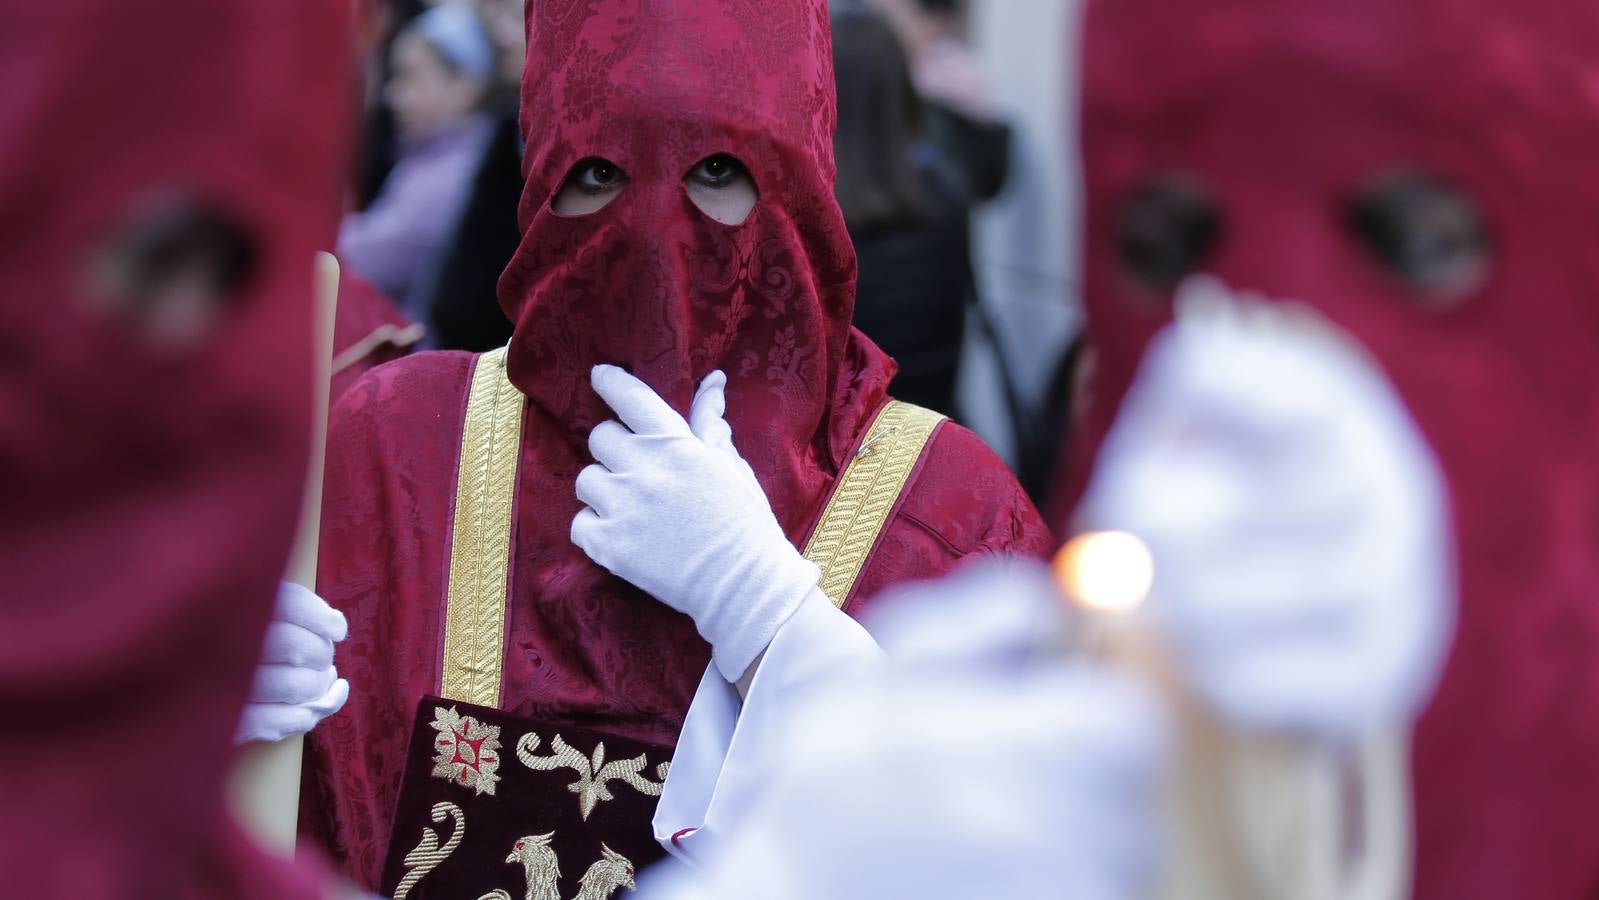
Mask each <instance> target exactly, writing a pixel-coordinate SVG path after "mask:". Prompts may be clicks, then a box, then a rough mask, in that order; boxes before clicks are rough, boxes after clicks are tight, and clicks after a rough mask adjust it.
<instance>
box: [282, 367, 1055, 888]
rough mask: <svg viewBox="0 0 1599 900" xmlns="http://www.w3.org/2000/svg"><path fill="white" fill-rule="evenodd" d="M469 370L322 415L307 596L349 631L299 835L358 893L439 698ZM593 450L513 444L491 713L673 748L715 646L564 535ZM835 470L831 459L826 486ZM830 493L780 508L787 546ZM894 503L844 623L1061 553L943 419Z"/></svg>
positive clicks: (410, 381) (982, 452)
mask: <svg viewBox="0 0 1599 900" xmlns="http://www.w3.org/2000/svg"><path fill="white" fill-rule="evenodd" d="M472 366H473V356H472V355H470V354H466V353H456V352H436V353H423V354H418V355H415V356H412V357H408V358H406V359H402V360H399V361H397V362H395V363H391V364H388V365H385V366H380V367H378V368H377V369H374V370H373V371H371V372H369V373H367V374H366V375H365V376H363V377H362V379H361V380H360V381H358V382H357V383H356V384H355V385H354V386H353V387H352V388H351V389H350V390H349V391H348V392H347V393H346V394H345V395H344V396H343V398H342V399H341V400H340V401H339V403H338V404H337V406H336V408H335V410H334V413H333V424H332V428H331V434H330V437H329V446H328V456H327V482H326V488H325V499H324V507H323V533H322V553H321V559H320V572H319V577H318V591H319V592H320V593H321V594H322V595H323V596H324V597H325V598H327V600H328V601H329V602H330V603H332V604H333V605H334V606H336V607H338V608H339V609H340V610H342V611H343V612H344V613H345V614H346V615H347V616H349V619H350V624H351V632H350V638H349V640H348V641H347V642H345V643H344V644H342V645H340V648H339V668H340V672H341V674H344V675H345V676H346V677H348V678H349V679H350V683H351V696H350V701H349V704H348V705H347V706H346V707H345V709H344V711H343V712H342V713H340V714H339V715H337V716H335V717H334V718H332V719H330V720H329V721H327V722H326V723H324V724H323V726H321V727H320V728H319V729H318V730H316V731H315V732H313V733H312V734H311V735H310V739H309V742H308V745H307V780H306V784H305V790H304V794H303V798H302V819H301V827H302V829H303V830H304V831H305V832H306V833H308V834H309V835H312V836H314V837H315V838H317V839H318V840H320V841H321V842H323V843H324V844H325V845H326V846H328V847H329V848H330V849H331V850H333V852H334V853H335V855H337V856H338V857H341V858H342V859H343V860H344V861H345V862H346V864H347V866H348V867H349V869H350V871H351V872H352V873H353V874H354V875H355V876H356V877H357V878H358V879H359V881H360V882H361V883H362V884H364V885H366V886H368V887H375V885H377V883H378V880H379V876H380V869H381V868H382V865H383V855H384V851H385V846H386V844H387V842H388V840H389V832H390V829H391V827H392V824H393V823H392V816H393V814H394V806H395V803H396V797H397V796H398V793H399V789H400V781H401V777H402V770H403V768H404V766H405V756H406V749H407V741H408V737H409V732H410V730H411V728H412V724H413V718H414V715H415V709H416V704H417V700H418V699H419V698H420V697H422V696H423V695H425V694H437V693H438V692H439V676H440V668H439V666H440V658H441V650H440V644H441V613H442V602H443V598H444V596H445V587H446V584H445V582H446V578H447V575H448V567H449V553H450V533H449V532H450V527H451V521H452V501H453V497H452V495H453V493H454V485H455V482H456V473H457V456H458V454H459V451H460V435H461V431H462V425H463V421H464V416H465V402H466V396H467V387H468V383H469V380H470V378H471V372H472ZM859 399H860V400H861V402H860V403H858V404H856V408H857V409H858V410H859V412H860V415H858V416H857V418H856V420H855V421H856V422H857V425H858V429H864V427H865V425H866V423H868V422H869V421H870V414H871V413H873V412H875V411H876V409H877V408H879V407H880V406H881V404H882V403H883V402H884V401H885V400H886V396H885V395H884V393H883V391H882V389H881V386H880V385H879V386H878V387H877V389H876V390H875V392H874V393H873V394H872V395H871V396H869V397H861V398H859ZM732 403H736V396H735V397H734V398H733V399H730V404H732ZM526 415H527V422H526V423H525V425H524V434H525V435H526V434H536V433H538V431H539V430H540V429H548V428H553V427H555V425H554V423H553V422H551V421H550V420H549V417H548V416H547V414H545V413H543V412H542V411H541V410H540V409H539V408H538V407H537V406H534V405H529V407H528V409H527V413H526ZM858 429H857V433H858ZM736 440H737V434H736V432H735V441H736ZM847 452H849V450H848V448H846V453H847ZM585 457H586V455H585V454H581V453H580V451H579V450H577V449H575V448H574V447H573V446H572V445H571V444H570V443H567V442H542V441H536V440H524V442H523V447H522V457H521V462H520V473H521V474H520V483H519V485H518V488H517V503H516V509H515V513H514V523H515V537H514V543H513V552H512V576H511V578H512V580H511V585H510V600H509V608H510V612H509V616H508V621H507V637H506V655H505V682H504V684H505V687H504V694H503V696H502V699H501V704H500V706H501V708H502V709H504V710H505V711H506V712H509V713H513V714H516V715H521V716H527V717H530V718H536V719H540V720H544V721H548V722H554V723H568V724H570V725H571V726H573V727H578V728H585V727H598V728H600V729H601V730H603V731H605V732H607V733H610V734H614V735H618V736H621V737H626V738H634V739H637V740H640V741H645V742H651V743H656V744H664V745H667V746H670V745H671V744H672V743H673V742H674V741H675V739H676V735H677V733H678V730H679V729H680V727H681V725H682V721H683V715H684V713H685V711H686V710H687V708H688V706H689V702H690V700H691V699H692V697H693V696H694V691H695V688H696V686H697V685H698V684H699V681H700V677H701V675H702V674H703V673H704V671H705V667H706V664H707V663H708V662H709V659H710V648H709V647H708V646H707V645H706V644H705V643H704V642H703V641H702V640H701V638H700V637H699V635H698V634H697V633H696V632H695V630H694V626H693V623H692V622H691V621H690V620H689V619H688V618H687V617H686V616H683V615H680V614H678V613H676V612H674V611H672V610H671V609H670V608H668V607H666V606H665V605H664V604H661V603H659V602H657V601H655V600H654V599H652V598H650V597H648V596H646V595H645V594H643V593H641V592H640V591H638V590H636V589H635V588H633V587H631V586H630V585H627V584H626V583H624V582H622V581H620V580H619V579H616V578H614V577H613V576H611V575H609V574H608V573H606V572H605V571H604V570H602V569H600V568H599V567H598V566H595V565H594V564H593V563H591V562H590V561H589V560H588V559H587V558H586V557H585V556H584V555H583V553H582V552H581V551H580V550H578V549H577V548H576V547H574V546H573V545H572V544H571V542H570V540H569V538H568V529H569V526H570V523H571V520H572V517H573V516H574V515H576V514H577V511H578V509H579V508H580V506H581V504H580V503H579V502H578V500H577V498H576V496H575V495H574V493H573V491H572V488H571V482H572V479H573V478H574V477H575V476H576V473H577V471H578V470H579V469H580V468H581V467H582V466H583V465H584V464H586V462H587V460H586V458H585ZM840 462H842V459H833V460H831V461H829V462H826V463H825V465H827V466H830V467H831V468H832V471H833V472H834V473H835V475H836V473H837V471H838V465H839V463H840ZM830 488H831V482H827V483H825V484H823V485H822V486H821V489H820V490H818V491H817V492H816V493H815V494H814V496H811V497H809V498H806V500H805V501H804V502H792V503H787V504H778V505H777V512H778V514H779V518H780V520H781V521H782V522H783V523H784V526H785V528H786V529H787V530H788V532H789V535H790V538H791V539H792V540H793V541H794V542H795V543H796V544H797V545H802V544H803V542H804V539H805V537H806V535H807V534H808V533H809V531H810V528H811V526H812V525H813V523H814V520H815V519H816V518H817V516H819V514H820V512H821V508H822V505H823V504H824V502H825V501H826V499H827V496H828V492H829V490H828V489H830ZM902 497H903V501H902V504H901V505H900V507H899V508H898V510H897V511H896V512H895V513H894V514H893V515H892V517H891V518H890V520H889V522H888V524H887V525H886V526H885V528H884V531H883V534H882V537H881V540H880V542H879V544H878V548H877V550H876V551H875V553H874V555H873V556H872V558H871V559H869V560H868V562H867V565H866V568H865V570H864V571H863V573H862V575H861V578H860V580H859V581H858V582H857V586H856V593H855V599H854V600H852V601H851V603H850V604H849V606H848V607H847V611H849V612H851V613H856V612H858V611H859V610H860V609H861V608H863V607H864V606H865V605H867V604H868V603H869V602H870V599H871V597H872V596H873V595H874V594H876V593H877V592H878V591H879V590H881V589H882V588H883V587H885V586H887V585H890V584H893V583H896V582H899V581H902V580H906V579H912V578H928V577H933V576H937V575H940V574H943V573H945V572H947V571H949V570H950V569H952V568H953V567H955V566H956V565H957V564H958V563H959V562H960V561H961V560H962V558H963V557H966V556H969V555H973V554H983V553H1011V554H1022V555H1042V554H1044V553H1046V552H1047V551H1048V550H1049V549H1050V548H1051V547H1052V546H1053V539H1052V537H1051V536H1050V534H1049V532H1048V530H1047V529H1046V528H1045V526H1044V524H1043V522H1042V521H1041V519H1040V518H1039V516H1038V513H1037V512H1036V511H1035V510H1034V508H1033V506H1032V504H1031V502H1030V501H1029V500H1028V499H1027V497H1026V496H1025V495H1024V494H1023V493H1022V491H1021V489H1020V488H1019V487H1018V486H1017V484H1016V482H1015V480H1014V478H1013V477H1012V476H1011V474H1010V472H1009V471H1008V470H1007V469H1006V468H1005V466H1004V465H1003V464H1002V463H1001V462H1000V460H999V459H997V458H996V457H995V456H994V455H993V453H992V451H990V450H989V449H988V448H987V447H986V446H985V445H984V444H983V443H982V442H981V441H980V440H979V439H978V438H976V437H975V436H974V435H972V434H971V433H970V432H969V431H967V430H965V429H964V428H961V427H959V426H957V425H955V424H953V423H945V424H944V425H943V426H942V427H941V428H940V429H939V430H938V431H937V432H936V433H935V434H934V436H933V439H932V441H931V442H930V444H929V446H928V447H927V449H926V451H925V452H924V454H923V456H922V460H921V463H920V464H919V467H918V469H917V470H916V471H915V472H914V473H913V474H912V476H911V480H910V482H909V484H908V485H907V486H906V489H905V491H904V493H903V494H902ZM504 752H505V753H506V754H509V753H510V748H509V747H507V748H505V751H504ZM555 789H556V790H560V788H559V786H557V787H556V788H555Z"/></svg>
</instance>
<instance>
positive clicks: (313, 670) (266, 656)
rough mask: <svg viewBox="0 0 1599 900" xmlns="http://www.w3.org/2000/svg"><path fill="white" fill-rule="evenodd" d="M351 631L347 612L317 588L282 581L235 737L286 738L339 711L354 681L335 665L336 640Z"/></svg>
mask: <svg viewBox="0 0 1599 900" xmlns="http://www.w3.org/2000/svg"><path fill="white" fill-rule="evenodd" d="M348 633H349V624H348V623H347V622H346V621H345V619H344V614H343V613H341V612H339V611H338V610H336V609H334V608H333V607H331V606H329V605H328V604H327V601H326V600H323V599H322V598H321V597H318V596H317V595H316V593H315V592H313V591H312V590H310V589H309V588H306V587H302V586H301V585H298V584H294V583H293V582H289V581H285V582H282V583H281V584H279V585H278V603H277V607H276V609H274V610H273V613H272V622H271V623H270V624H268V625H267V632H266V640H265V641H264V642H263V644H262V648H261V663H260V665H258V666H257V667H256V670H255V682H254V684H253V685H251V688H250V701H249V703H248V704H247V705H246V706H245V707H244V715H243V716H241V717H240V718H239V730H238V732H237V734H236V735H235V737H234V742H235V743H239V744H243V743H247V742H249V741H281V740H283V739H284V738H287V737H293V736H294V735H297V734H305V733H306V732H308V731H310V730H311V729H312V728H315V727H316V725H317V723H318V722H321V721H322V720H323V719H325V718H327V717H328V716H331V715H333V714H334V713H336V712H338V711H339V709H340V708H342V707H343V706H344V701H345V700H347V699H348V698H349V696H350V683H349V682H347V681H345V680H344V679H343V678H340V677H339V672H338V670H337V669H336V668H334V665H333V645H334V644H336V643H338V642H339V641H342V640H344V638H345V636H346V635H347V634H348Z"/></svg>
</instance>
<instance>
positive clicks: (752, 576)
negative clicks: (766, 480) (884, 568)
mask: <svg viewBox="0 0 1599 900" xmlns="http://www.w3.org/2000/svg"><path fill="white" fill-rule="evenodd" d="M593 380H594V390H595V391H596V392H598V393H599V395H600V397H601V399H603V400H604V401H605V402H606V403H608V404H609V405H610V407H611V409H612V410H614V411H615V412H616V414H617V417H618V418H620V419H621V422H615V421H611V422H602V423H600V424H599V425H597V426H595V428H594V431H593V433H592V434H591V435H590V436H589V452H590V453H592V454H593V456H594V459H595V460H596V461H597V464H596V465H592V466H589V467H588V468H586V469H584V470H583V471H582V472H580V473H579V474H578V477H577V497H578V499H579V500H581V501H583V502H584V503H585V504H587V506H586V507H584V509H582V510H581V511H579V512H578V514H577V517H576V518H575V519H573V520H572V543H574V544H576V545H577V546H579V547H581V548H582V549H583V552H584V553H587V554H588V555H589V558H590V559H592V560H594V561H595V562H596V563H598V564H600V565H601V566H604V567H605V568H606V569H608V570H609V571H610V572H611V573H613V574H615V575H616V576H618V577H620V578H623V579H625V580H627V581H629V582H631V583H632V584H634V585H636V586H637V587H639V588H640V589H642V590H643V591H644V592H645V593H648V594H649V595H651V596H652V597H654V598H656V599H657V600H660V601H661V602H662V603H665V604H666V605H668V606H670V607H672V608H673V609H675V610H677V611H679V612H682V613H685V614H687V615H688V616H689V617H690V618H692V619H693V620H694V625H695V627H696V628H697V629H698V630H699V633H700V636H701V637H703V638H705V640H706V641H707V642H709V643H710V645H711V650H712V654H713V658H714V659H715V661H716V667H717V669H718V670H720V671H721V673H722V677H724V678H726V679H727V680H728V681H737V680H738V679H739V678H740V677H741V676H742V675H743V674H744V672H745V670H746V669H748V668H749V667H750V664H751V663H753V662H754V661H755V659H756V657H758V656H759V655H760V654H761V651H762V650H764V649H765V648H766V645H767V644H769V643H770V642H771V640H772V636H773V635H774V634H776V633H777V629H778V627H779V626H781V625H782V624H783V623H784V622H785V621H787V620H788V618H789V617H790V616H792V615H793V614H794V611H795V610H796V609H798V608H799V606H800V604H801V603H802V602H805V601H807V600H809V601H810V602H819V603H826V602H828V601H827V598H826V597H825V596H824V595H823V594H822V592H821V589H820V588H818V587H817V581H818V579H819V578H820V577H821V573H820V571H819V570H818V569H817V568H816V566H815V564H813V563H811V562H810V561H809V560H807V559H805V558H804V557H803V556H801V555H800V552H799V551H798V550H796V549H794V545H792V544H790V543H789V542H788V538H787V537H786V536H784V534H783V529H782V526H780V525H779V524H778V522H777V517H776V516H775V515H773V513H772V507H771V504H770V503H769V502H768V501H767V499H766V493H765V492H764V491H763V490H761V486H760V483H759V482H757V481H756V480H755V473H754V472H753V471H751V470H750V467H749V465H748V464H747V463H745V462H744V460H743V458H742V457H740V456H739V454H738V451H737V450H736V449H734V447H733V434H732V430H731V429H730V428H729V427H728V425H727V422H726V421H725V420H724V419H723V418H722V415H723V412H724V411H725V408H726V399H725V397H724V394H723V391H724V389H725V388H726V386H727V376H726V375H724V374H722V373H721V372H712V373H711V374H710V375H708V376H707V377H706V378H705V381H704V382H703V383H702V384H701V385H700V388H699V390H698V391H697V392H696V393H695V395H694V403H693V406H692V407H691V409H690V412H689V419H688V421H684V420H683V417H682V416H680V415H678V414H677V413H676V412H675V411H673V410H672V408H671V407H670V406H668V405H667V404H666V401H664V400H662V399H661V398H660V397H658V396H657V395H656V394H655V392H654V391H652V390H650V388H649V386H648V385H646V384H645V383H644V382H642V381H639V380H638V379H637V378H634V377H633V376H632V375H630V374H628V373H627V372H624V371H623V370H621V369H619V368H617V367H615V366H596V367H595V368H594V375H593Z"/></svg>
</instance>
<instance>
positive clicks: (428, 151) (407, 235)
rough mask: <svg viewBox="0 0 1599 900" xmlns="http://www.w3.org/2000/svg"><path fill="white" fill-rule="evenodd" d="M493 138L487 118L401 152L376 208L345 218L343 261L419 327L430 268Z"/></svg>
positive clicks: (470, 121) (472, 120)
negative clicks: (416, 322) (490, 139)
mask: <svg viewBox="0 0 1599 900" xmlns="http://www.w3.org/2000/svg"><path fill="white" fill-rule="evenodd" d="M492 132H493V120H492V119H491V118H490V117H489V116H487V115H484V114H478V115H474V116H471V117H469V118H466V119H463V120H462V121H460V122H459V123H457V124H455V125H453V126H451V127H449V128H447V129H445V130H443V131H440V132H438V133H436V134H432V135H429V136H428V137H425V138H420V139H417V140H414V141H408V142H406V143H404V144H402V145H401V147H400V157H399V161H398V162H396V163H395V166H394V169H393V170H392V171H391V172H389V176H388V178H387V179H385V180H384V182H383V189H382V190H381V191H380V192H379V193H378V196H377V199H376V200H374V201H372V205H371V206H369V207H367V208H366V209H365V210H363V211H361V212H358V213H351V214H349V215H347V216H345V217H344V222H343V223H342V225H341V226H340V227H339V247H338V255H339V258H340V259H342V260H343V261H344V263H345V264H346V265H348V266H350V267H351V268H353V269H355V271H356V272H358V273H360V274H361V275H362V276H364V277H365V278H366V279H367V280H368V281H370V282H372V283H373V284H375V285H376V286H377V287H378V288H379V289H380V290H381V291H382V292H383V293H385V294H387V295H388V296H390V297H392V298H394V299H395V301H396V302H397V303H398V304H399V305H400V307H401V308H402V309H404V310H405V312H406V314H407V315H409V316H410V317H411V318H412V319H413V320H416V321H422V320H423V319H425V318H426V316H427V310H426V309H418V308H415V307H416V306H418V305H420V304H421V303H422V302H423V300H422V299H421V296H420V295H421V293H422V292H421V291H420V290H418V288H420V287H422V286H424V285H425V284H426V282H427V274H428V271H429V269H430V267H431V266H433V265H434V264H436V261H437V259H438V257H439V255H440V253H441V252H442V251H443V249H444V247H445V245H446V244H447V243H448V242H449V239H450V236H451V235H452V234H453V233H454V231H455V226H456V221H457V219H458V218H459V217H460V211H461V207H462V205H463V204H464V203H465V201H466V197H467V193H468V191H469V190H470V189H471V186H472V179H473V176H474V175H475V174H476V172H477V168H478V164H479V162H480V161H481V160H482V157H483V153H484V149H485V147H486V146H487V144H488V140H489V137H490V135H491V134H492Z"/></svg>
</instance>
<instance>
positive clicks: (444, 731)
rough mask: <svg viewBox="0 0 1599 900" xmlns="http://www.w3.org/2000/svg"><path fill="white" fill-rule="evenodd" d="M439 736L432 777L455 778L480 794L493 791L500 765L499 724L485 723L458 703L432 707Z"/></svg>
mask: <svg viewBox="0 0 1599 900" xmlns="http://www.w3.org/2000/svg"><path fill="white" fill-rule="evenodd" d="M428 724H430V725H432V726H433V730H434V731H437V732H438V733H439V736H438V737H437V738H436V739H434V741H433V748H434V750H435V751H436V752H435V754H434V757H433V777H434V778H442V779H444V780H445V781H453V782H454V783H456V784H458V785H460V786H461V787H465V788H471V789H472V790H473V791H474V792H476V793H478V794H493V793H494V785H495V782H497V781H499V780H500V776H499V775H497V774H495V773H496V772H497V771H498V770H499V768H500V726H498V725H484V724H483V723H481V722H479V721H478V720H476V719H474V718H472V717H471V716H463V715H461V714H460V713H459V712H457V711H456V709H455V707H453V706H452V707H450V708H449V709H445V708H444V707H442V706H439V707H435V708H434V709H433V721H432V722H430V723H428Z"/></svg>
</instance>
